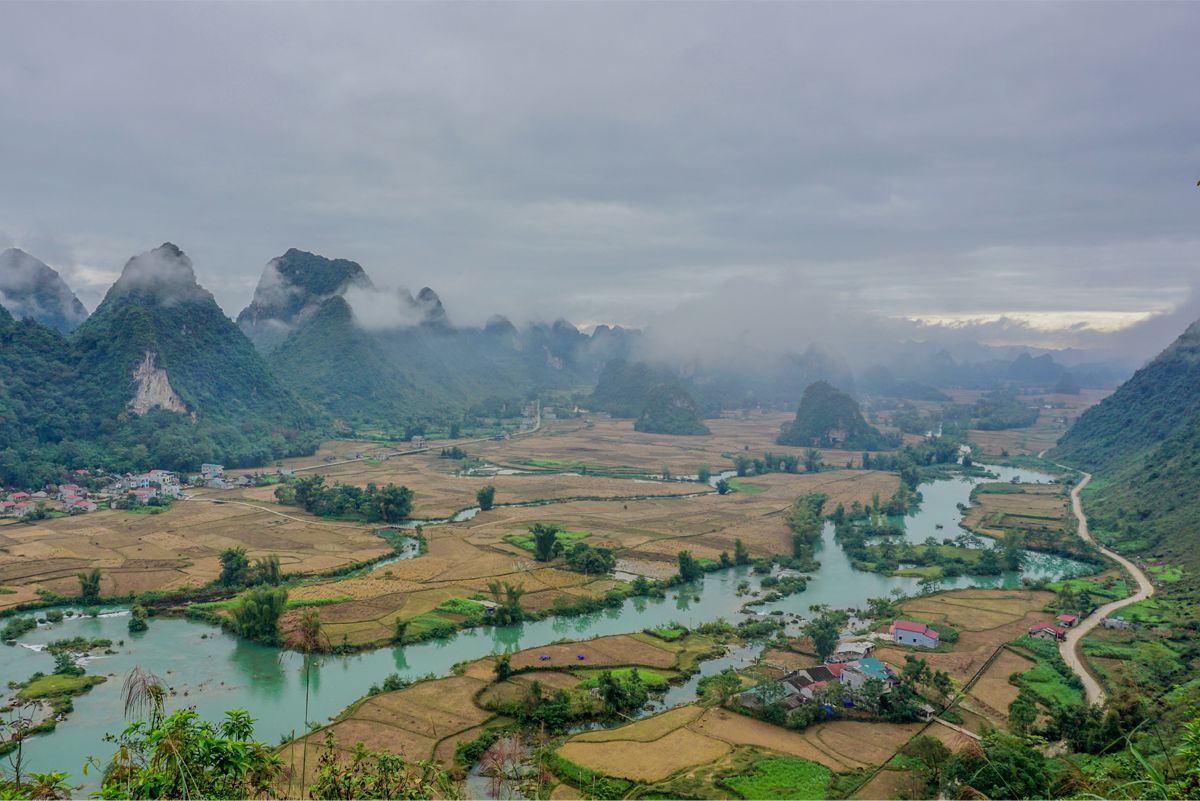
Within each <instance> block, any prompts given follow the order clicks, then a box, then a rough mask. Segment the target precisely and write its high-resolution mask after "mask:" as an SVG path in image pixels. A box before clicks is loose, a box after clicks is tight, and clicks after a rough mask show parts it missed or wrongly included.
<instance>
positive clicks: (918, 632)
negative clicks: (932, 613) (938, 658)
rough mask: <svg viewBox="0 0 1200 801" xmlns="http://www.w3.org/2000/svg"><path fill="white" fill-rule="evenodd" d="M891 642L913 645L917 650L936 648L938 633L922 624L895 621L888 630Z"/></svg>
mask: <svg viewBox="0 0 1200 801" xmlns="http://www.w3.org/2000/svg"><path fill="white" fill-rule="evenodd" d="M888 631H889V632H890V633H891V635H892V642H895V643H897V644H899V645H915V646H916V647H917V648H937V646H938V633H937V632H936V631H934V630H933V629H931V628H930V627H929V626H928V625H926V624H924V623H914V622H913V621H911V620H897V621H896V622H895V623H893V624H892V627H891V628H890V629H889V630H888Z"/></svg>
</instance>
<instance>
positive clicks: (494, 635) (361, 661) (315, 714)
mask: <svg viewBox="0 0 1200 801" xmlns="http://www.w3.org/2000/svg"><path fill="white" fill-rule="evenodd" d="M997 472H999V471H997ZM1021 474H1022V477H1023V478H1025V479H1026V480H1029V479H1031V478H1043V477H1041V476H1034V475H1033V474H1031V473H1029V471H1022V473H1021ZM1002 475H1003V474H1002ZM1010 477H1011V476H1010ZM1044 479H1045V480H1049V479H1050V477H1049V476H1045V477H1044ZM1006 480H1007V479H1006ZM977 481H978V480H976V479H970V480H961V479H945V480H939V481H935V482H932V483H931V484H927V485H923V486H922V492H923V494H924V497H925V502H924V504H923V505H922V509H921V511H919V512H918V513H916V514H915V515H913V516H910V517H909V518H908V523H909V525H910V526H912V527H914V528H917V527H924V526H925V525H926V524H927V523H928V525H929V527H930V528H932V527H933V525H934V522H933V521H935V520H937V521H940V520H944V521H945V523H943V525H945V526H947V529H948V530H949V531H951V532H952V531H954V530H955V529H957V526H958V519H959V512H958V510H957V504H958V503H964V504H965V503H967V502H968V498H969V496H970V491H971V487H972V486H974V484H975V483H977ZM951 526H953V528H950V527H951ZM925 536H926V535H925V534H923V533H921V534H919V539H921V540H923V539H924V537H925ZM945 536H952V534H950V533H947V534H946V535H945ZM1028 556H1029V558H1028V559H1027V560H1026V567H1025V569H1024V570H1023V572H1022V573H1015V572H1014V573H1006V574H1003V575H1000V576H990V577H980V578H972V577H966V576H963V577H958V578H955V579H947V580H946V581H945V582H944V586H946V587H948V588H949V587H964V586H989V587H991V586H1004V587H1014V586H1019V584H1020V580H1021V577H1022V575H1025V576H1050V577H1058V576H1063V575H1074V574H1079V573H1086V572H1088V568H1087V566H1086V565H1083V564H1081V563H1078V562H1073V561H1072V560H1069V559H1064V558H1061V557H1052V556H1047V555H1045V554H1034V553H1030V554H1028ZM817 558H818V559H819V560H820V562H821V567H820V569H819V570H818V571H816V572H815V573H813V574H811V576H810V578H809V582H808V588H807V589H806V590H805V591H804V592H802V593H798V594H796V595H792V596H789V597H786V598H782V599H780V600H778V601H775V602H773V603H771V604H768V605H765V606H760V607H756V608H755V609H756V610H757V611H756V612H751V614H755V613H757V614H766V613H769V612H770V611H772V610H775V609H779V610H783V611H785V612H787V613H789V614H797V615H802V616H803V615H807V614H808V608H809V606H810V605H813V604H827V605H829V606H831V607H835V608H848V607H865V606H866V602H867V599H868V598H875V597H880V596H883V595H886V594H887V593H888V592H890V591H891V590H893V589H901V590H904V591H906V592H913V591H915V590H916V588H917V585H918V583H919V582H918V580H917V579H913V578H902V577H891V576H882V575H878V574H875V573H864V572H862V571H859V570H855V569H854V568H853V567H852V566H851V565H850V562H849V560H848V559H847V558H846V556H845V555H844V554H843V552H842V549H841V548H840V547H839V546H837V544H836V543H835V542H834V540H833V527H832V525H830V524H827V525H826V526H825V529H824V532H823V540H822V542H821V543H820V544H819V545H818V547H817ZM743 580H748V581H749V582H750V585H751V587H752V589H758V577H755V576H753V575H751V573H750V571H749V568H746V567H741V568H733V569H730V570H723V571H718V572H715V573H708V574H706V575H705V576H704V578H703V579H702V580H701V581H698V582H695V583H694V584H692V585H685V586H681V587H678V588H675V589H673V590H672V591H671V592H669V593H668V596H667V597H666V598H664V599H647V598H634V599H629V600H628V601H626V602H625V604H624V605H623V606H622V607H621V608H619V609H610V610H605V611H603V612H599V613H595V614H589V615H581V616H578V617H564V618H551V619H547V620H541V621H536V622H527V623H522V624H519V625H514V626H500V627H484V628H478V629H471V630H467V631H463V632H459V633H457V634H456V635H454V636H453V637H450V638H447V639H443V640H437V641H431V642H426V643H420V644H416V645H408V646H405V647H403V648H382V649H379V650H376V651H371V652H367V653H360V654H352V655H345V656H326V657H323V658H321V659H320V660H319V662H318V663H317V664H316V665H315V666H314V667H313V669H312V671H311V685H310V691H311V692H310V712H309V719H310V720H313V721H322V722H323V721H325V720H327V719H328V718H330V717H332V716H334V715H336V714H337V713H339V712H340V711H341V710H343V709H344V708H346V707H347V706H348V705H349V704H351V703H352V702H353V701H355V700H356V699H358V698H360V697H362V696H363V695H365V694H366V693H367V690H368V688H369V687H370V686H371V685H372V684H377V683H380V682H382V681H383V679H384V678H385V677H387V676H388V675H389V674H391V673H399V674H400V675H402V676H405V677H409V678H416V677H419V676H424V675H426V674H435V675H445V674H448V673H449V672H450V669H451V667H452V666H453V665H454V664H456V663H458V662H463V661H468V660H474V659H478V658H480V657H483V656H486V655H488V654H492V653H499V652H504V651H515V650H519V649H523V648H532V647H537V646H539V645H545V644H548V643H551V642H554V641H556V640H562V639H587V638H590V637H595V636H602V635H607V634H624V633H629V632H634V631H640V630H641V629H643V628H650V627H657V626H664V625H667V624H670V623H673V622H679V623H682V624H683V625H685V626H689V627H694V626H696V625H699V624H701V623H704V622H708V621H712V620H715V619H717V618H719V617H723V618H725V619H726V620H729V621H731V622H733V621H736V620H738V619H740V618H741V617H743V616H744V615H743V613H742V612H741V611H740V610H741V607H742V605H743V604H744V603H745V602H746V601H747V600H749V598H748V597H746V596H739V595H738V594H737V585H738V583H739V582H741V581H743ZM38 614H39V616H40V615H44V611H42V612H39V613H38ZM127 622H128V621H127V617H126V616H125V615H120V614H117V615H102V616H100V617H97V618H87V617H84V618H73V619H68V620H66V621H64V622H62V623H59V624H55V625H52V626H42V627H39V628H38V629H37V630H36V631H31V632H29V633H28V634H26V635H24V636H22V637H21V638H20V642H19V644H17V645H15V646H7V647H5V646H0V676H2V677H3V681H4V682H8V681H10V680H24V679H26V678H28V677H29V676H30V675H31V674H32V673H33V672H34V671H38V670H41V671H45V672H49V671H50V670H52V668H53V660H52V658H51V657H50V655H49V654H46V653H44V652H38V651H35V650H33V649H32V648H31V647H30V646H35V647H36V646H37V645H38V644H45V643H47V642H50V641H52V640H56V639H60V638H64V637H76V636H82V637H88V638H98V637H103V638H107V639H110V640H112V641H113V650H115V651H116V653H115V654H112V655H107V656H98V657H95V658H93V659H91V660H89V663H88V664H87V670H88V672H89V673H91V674H95V675H105V676H108V677H109V680H108V682H106V683H105V684H102V685H99V686H97V687H95V688H94V689H93V690H92V691H91V692H90V693H87V694H86V695H82V696H79V697H77V698H76V699H75V710H74V712H72V713H71V715H70V717H69V718H68V719H67V720H66V721H64V722H62V723H60V724H59V726H58V729H57V730H55V731H54V732H53V733H50V734H47V735H45V736H40V737H34V738H31V739H30V740H29V741H28V742H27V743H26V744H25V754H26V760H27V763H26V764H27V766H28V768H29V769H32V770H38V771H40V770H51V769H54V770H63V771H67V772H69V773H71V775H72V778H73V780H74V781H82V780H84V779H85V778H86V779H87V780H88V781H89V783H90V786H94V784H95V781H96V773H95V771H89V776H87V777H84V776H83V775H82V770H81V768H82V766H83V764H84V762H85V761H86V760H87V758H88V756H90V755H95V756H97V757H101V758H103V759H107V758H108V757H110V756H111V752H112V746H111V745H110V744H107V743H105V742H103V737H104V735H105V734H107V733H110V732H117V731H119V730H120V729H121V728H122V727H123V726H124V723H125V720H124V716H123V710H122V699H121V683H122V681H123V679H124V676H125V675H126V674H127V673H128V671H129V670H130V669H131V668H133V667H134V666H140V667H141V668H142V669H143V670H146V671H150V672H153V673H155V674H157V675H159V676H160V677H161V678H163V679H164V680H165V682H166V683H167V685H168V686H169V687H170V688H171V689H172V692H173V695H172V696H171V698H170V700H169V708H170V709H176V708H180V707H184V706H195V707H196V708H197V709H198V711H199V712H200V714H201V715H202V716H204V717H206V718H209V719H216V718H218V717H219V716H220V715H222V714H223V712H224V711H225V710H226V709H230V708H232V707H241V708H244V709H247V710H249V711H250V713H251V714H252V715H253V716H254V717H255V718H257V720H258V723H257V725H256V733H257V735H258V737H259V738H260V739H262V740H264V741H266V742H276V741H278V740H279V739H280V738H281V737H289V736H291V735H292V734H293V733H297V732H300V731H302V730H303V728H304V714H303V710H304V676H303V670H302V667H303V659H302V657H301V656H300V655H299V654H296V653H293V652H286V651H280V650H279V649H276V648H268V647H265V646H262V645H257V644H254V643H251V642H246V641H244V640H241V639H239V638H237V637H234V636H232V635H230V634H227V633H225V632H224V631H222V630H220V629H218V628H215V627H213V626H211V625H208V624H205V623H199V622H195V621H191V620H186V619H181V618H156V619H152V620H151V622H150V630H149V631H148V632H145V633H143V634H139V635H130V634H129V633H128V631H127V628H126V626H127ZM747 658H748V652H743V651H740V650H739V651H734V652H732V653H730V654H729V655H727V656H726V657H725V658H724V661H715V662H713V663H709V664H707V665H705V666H704V668H703V673H704V674H707V673H710V672H716V671H718V670H720V669H721V667H723V666H725V665H726V664H733V665H735V666H736V665H737V664H741V663H743V662H744V661H745V660H746V659H747ZM697 680H698V678H697V677H693V679H692V680H691V681H689V682H688V683H687V684H685V685H681V686H679V687H675V688H672V689H671V691H670V692H669V693H668V694H667V697H666V698H665V699H664V701H665V703H667V704H668V705H674V704H676V703H681V702H684V701H686V700H691V699H692V698H694V695H695V684H696V681H697Z"/></svg>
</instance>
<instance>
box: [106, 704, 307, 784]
mask: <svg viewBox="0 0 1200 801" xmlns="http://www.w3.org/2000/svg"><path fill="white" fill-rule="evenodd" d="M127 685H128V682H127ZM163 695H165V693H162V694H160V695H159V696H158V697H159V699H160V700H159V701H158V702H157V707H156V710H155V712H154V714H153V716H152V718H151V721H150V722H144V721H138V722H136V723H133V724H132V725H130V726H129V727H128V728H126V729H125V731H124V732H122V733H121V734H120V735H118V736H117V737H116V738H115V740H116V742H117V744H118V748H117V752H116V753H115V754H114V755H113V758H112V761H111V762H110V763H108V764H107V765H106V766H105V767H104V771H103V776H102V783H101V793H100V796H101V797H102V798H136V799H141V798H147V799H151V798H212V799H228V798H260V797H265V796H267V795H269V794H270V793H271V792H272V791H273V789H274V786H275V783H276V782H277V781H278V780H279V779H280V778H281V777H282V776H283V772H284V771H283V768H284V766H283V760H282V759H280V758H279V756H278V754H276V753H275V749H273V748H271V747H270V746H268V745H266V744H264V743H261V742H258V741H257V740H255V739H254V718H252V717H250V714H249V713H248V712H246V711H245V710H244V709H231V710H229V711H228V712H226V713H225V719H224V720H223V721H221V722H220V723H218V724H213V723H209V722H207V721H204V720H201V719H200V716H199V715H198V714H197V712H196V710H195V709H193V708H188V709H181V710H179V711H177V712H174V713H172V714H171V715H170V716H168V717H166V718H163V717H162V706H161V704H162V701H161V698H162V696H163ZM127 699H128V696H127ZM126 708H127V709H128V708H129V706H128V704H127V707H126ZM93 764H96V765H97V767H99V763H93Z"/></svg>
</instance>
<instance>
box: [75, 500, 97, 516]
mask: <svg viewBox="0 0 1200 801" xmlns="http://www.w3.org/2000/svg"><path fill="white" fill-rule="evenodd" d="M68 511H69V512H70V513H71V514H82V513H86V512H94V511H96V504H94V503H92V502H91V501H75V502H74V503H73V504H71V508H70V509H68Z"/></svg>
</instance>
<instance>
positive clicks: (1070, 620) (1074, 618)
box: [1054, 614, 1079, 628]
mask: <svg viewBox="0 0 1200 801" xmlns="http://www.w3.org/2000/svg"><path fill="white" fill-rule="evenodd" d="M1054 619H1055V620H1057V621H1058V622H1059V623H1061V624H1062V625H1064V626H1066V627H1067V628H1071V627H1072V626H1074V625H1075V624H1076V623H1078V622H1079V615H1066V614H1063V615H1059V616H1058V617H1056V618H1054Z"/></svg>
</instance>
